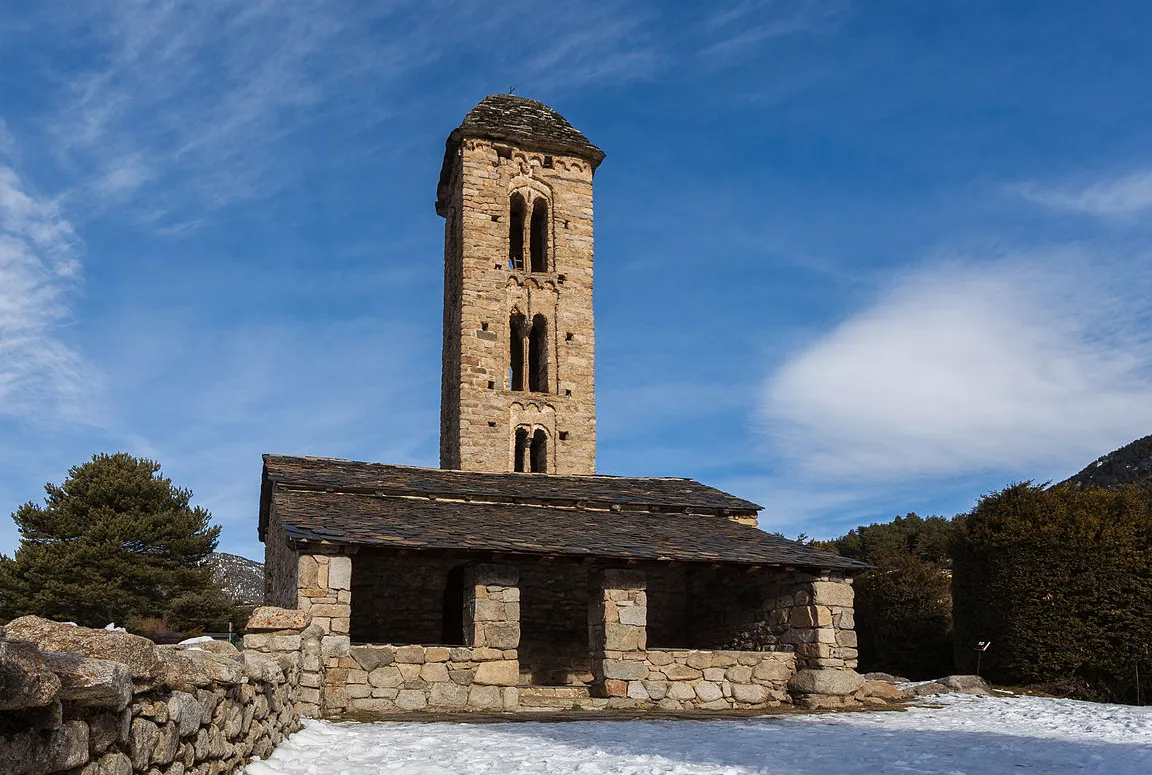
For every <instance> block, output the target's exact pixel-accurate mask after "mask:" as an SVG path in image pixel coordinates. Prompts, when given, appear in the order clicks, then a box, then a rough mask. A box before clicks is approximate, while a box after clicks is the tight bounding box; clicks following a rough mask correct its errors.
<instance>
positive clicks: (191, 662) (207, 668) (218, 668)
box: [157, 647, 247, 689]
mask: <svg viewBox="0 0 1152 775" xmlns="http://www.w3.org/2000/svg"><path fill="white" fill-rule="evenodd" d="M157 652H158V653H159V655H160V660H161V664H162V665H163V668H164V678H163V682H164V685H165V686H169V687H171V688H174V689H177V688H181V687H189V686H199V687H206V686H212V685H213V684H240V683H244V681H245V679H246V678H247V673H246V671H245V669H244V662H243V661H242V660H240V659H238V658H230V657H222V656H220V655H218V654H213V653H211V652H209V651H191V650H186V649H178V648H169V647H165V648H162V649H157Z"/></svg>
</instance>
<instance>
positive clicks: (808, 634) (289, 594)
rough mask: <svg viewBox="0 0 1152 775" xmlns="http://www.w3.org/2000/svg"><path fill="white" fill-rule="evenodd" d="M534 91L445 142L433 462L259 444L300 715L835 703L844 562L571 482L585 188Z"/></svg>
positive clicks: (741, 518) (485, 113)
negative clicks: (292, 642) (305, 621)
mask: <svg viewBox="0 0 1152 775" xmlns="http://www.w3.org/2000/svg"><path fill="white" fill-rule="evenodd" d="M603 159H604V153H603V151H601V150H600V149H599V148H597V147H596V146H595V145H593V144H592V143H591V142H589V140H588V139H587V138H586V137H585V136H584V135H583V134H582V133H581V132H579V131H578V130H576V129H575V128H573V127H572V126H571V125H570V124H569V123H568V121H566V120H565V119H564V118H563V117H562V116H561V115H559V114H558V113H556V112H555V111H554V110H552V109H551V108H549V107H548V106H547V105H544V104H542V103H540V102H537V101H535V100H530V99H525V98H522V97H518V96H512V95H508V94H500V95H493V96H490V97H487V98H485V99H484V100H483V101H481V102H480V104H479V105H477V106H476V107H475V108H474V109H473V110H472V111H471V112H469V113H468V115H467V116H465V118H464V121H463V123H461V124H460V126H459V127H457V128H456V129H454V130H453V131H452V133H451V134H450V135H449V136H448V140H447V144H446V148H445V153H444V163H443V167H442V168H441V170H440V180H439V185H438V187H437V199H436V212H437V213H438V214H439V215H441V216H442V217H443V218H444V221H445V227H444V352H443V373H442V377H441V391H442V394H441V396H442V397H441V410H440V468H439V469H429V468H417V467H411V466H398V465H388V464H383V463H366V462H353V461H347V460H334V459H326V458H313V457H288V456H281V455H266V456H265V457H264V470H263V482H262V487H261V495H260V527H259V529H260V538H261V540H262V541H263V542H264V544H265V554H266V563H265V573H266V579H265V586H266V600H267V602H268V603H270V604H272V605H277V606H281V607H285V608H296V609H303V610H305V611H307V612H308V613H309V615H310V616H311V622H312V625H311V626H312V627H313V628H314V629H316V628H318V629H317V632H319V633H320V635H322V637H320V638H316V639H314V640H315V642H316V643H318V644H319V645H318V647H317V648H316V649H314V651H315V653H311V654H309V653H305V654H304V655H303V657H302V659H303V666H302V667H303V669H304V676H305V677H304V681H303V685H304V686H305V687H307V688H305V689H304V690H303V691H304V693H305V696H304V697H303V698H302V699H303V700H304V701H305V702H306V703H308V705H309V707H307V710H309V711H311V712H312V713H313V714H314V715H340V714H344V713H387V712H397V711H414V710H424V709H427V710H440V711H443V710H489V711H492V710H501V711H516V710H531V709H540V708H554V709H568V708H583V709H598V708H659V709H667V710H684V709H717V710H721V709H740V708H762V707H769V706H772V705H778V704H781V703H793V702H796V703H800V704H804V705H806V706H810V707H811V706H816V707H828V706H839V705H848V704H851V703H852V702H853V694H854V693H855V692H856V691H857V690H858V689H859V687H860V684H861V682H862V680H861V679H860V677H859V676H858V675H857V674H856V673H855V671H854V668H855V666H856V640H855V633H854V631H853V620H852V587H851V576H852V575H853V574H854V573H856V572H859V571H860V570H862V569H863V568H864V567H865V566H863V565H861V564H859V563H857V562H855V561H852V560H849V559H846V558H842V557H836V556H833V555H831V554H827V553H824V552H821V551H818V550H816V549H814V548H811V547H807V546H803V545H800V544H797V543H795V542H792V541H788V540H785V539H783V538H780V537H778V536H774V535H771V534H768V533H765V532H763V531H761V530H759V529H758V528H757V526H756V522H757V513H758V512H759V510H760V507H759V506H757V505H756V504H754V503H751V502H749V501H747V500H744V499H742V498H739V497H736V496H734V495H729V494H727V493H725V492H721V491H720V490H717V489H715V488H712V487H708V486H706V485H704V484H701V483H699V482H696V481H693V480H691V479H680V478H633V477H616V476H605V475H600V474H597V473H596V398H595V369H594V366H595V357H594V355H595V328H594V325H593V314H592V275H593V273H592V264H593V229H592V223H593V215H592V214H593V208H592V185H593V178H594V175H595V173H596V169H597V167H598V166H599V164H600V163H601V162H602V161H603Z"/></svg>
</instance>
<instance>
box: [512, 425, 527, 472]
mask: <svg viewBox="0 0 1152 775" xmlns="http://www.w3.org/2000/svg"><path fill="white" fill-rule="evenodd" d="M528 451H529V450H528V429H527V428H517V429H516V447H515V449H513V451H512V470H513V471H515V472H516V473H518V474H522V473H524V472H525V471H527V470H528V467H529V465H530V464H531V461H530V460H529V458H528Z"/></svg>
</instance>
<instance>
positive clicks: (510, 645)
mask: <svg viewBox="0 0 1152 775" xmlns="http://www.w3.org/2000/svg"><path fill="white" fill-rule="evenodd" d="M482 627H483V631H484V637H483V640H484V644H485V645H486V646H488V647H489V648H494V649H514V648H516V647H518V646H519V645H520V623H519V622H489V623H487V624H484V625H482Z"/></svg>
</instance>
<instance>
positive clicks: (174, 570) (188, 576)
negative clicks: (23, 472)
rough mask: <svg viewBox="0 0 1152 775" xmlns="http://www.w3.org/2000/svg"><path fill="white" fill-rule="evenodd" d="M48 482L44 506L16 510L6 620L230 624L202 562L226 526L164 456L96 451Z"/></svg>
mask: <svg viewBox="0 0 1152 775" xmlns="http://www.w3.org/2000/svg"><path fill="white" fill-rule="evenodd" d="M44 489H45V491H46V493H47V496H46V497H45V499H44V505H42V506H41V505H37V504H35V503H32V502H29V503H25V504H24V505H23V506H21V507H20V508H18V509H17V510H16V512H15V513H14V514H13V515H12V518H13V519H14V520H15V521H16V524H17V526H18V527H19V530H20V536H21V539H20V547H19V549H17V551H16V554H15V556H14V557H13V558H12V559H11V560H8V561H6V562H0V590H4V591H3V592H2V593H0V620H7V619H12V618H15V617H17V616H23V615H26V614H36V615H38V616H44V617H47V618H50V619H56V620H60V621H73V622H76V623H77V624H82V625H86V626H91V627H103V626H104V625H105V624H107V623H109V622H117V623H123V622H131V621H134V620H140V619H143V618H159V619H165V620H167V621H168V623H169V625H171V626H173V627H178V628H180V629H194V628H197V627H214V626H218V625H219V624H220V623H225V626H226V622H227V620H228V614H229V610H230V608H231V606H230V604H229V602H228V600H227V598H226V596H225V595H224V593H223V591H222V590H221V589H220V588H219V587H218V586H217V585H216V584H215V583H214V582H213V581H212V570H211V568H210V567H209V566H208V565H207V564H206V560H207V558H208V555H209V554H210V553H211V552H212V551H213V550H214V549H215V548H216V539H217V537H218V536H219V534H220V528H219V527H216V526H213V525H212V524H211V518H212V515H211V514H209V513H208V512H207V511H206V510H205V509H203V508H200V507H199V506H197V507H192V506H191V505H190V502H191V499H192V493H191V491H189V490H186V489H181V488H178V487H174V486H173V485H172V481H171V480H170V479H167V478H165V477H164V476H162V475H161V473H160V464H159V463H156V462H154V461H152V460H148V459H144V458H135V457H132V456H131V455H128V454H125V453H122V452H118V453H116V454H113V455H108V454H100V455H95V456H94V457H93V458H92V460H90V461H88V462H86V463H84V464H83V465H80V466H75V467H73V468H72V469H70V470H69V472H68V479H67V480H66V481H65V482H64V483H63V484H62V485H59V486H57V485H54V484H47V485H45V488H44Z"/></svg>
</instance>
